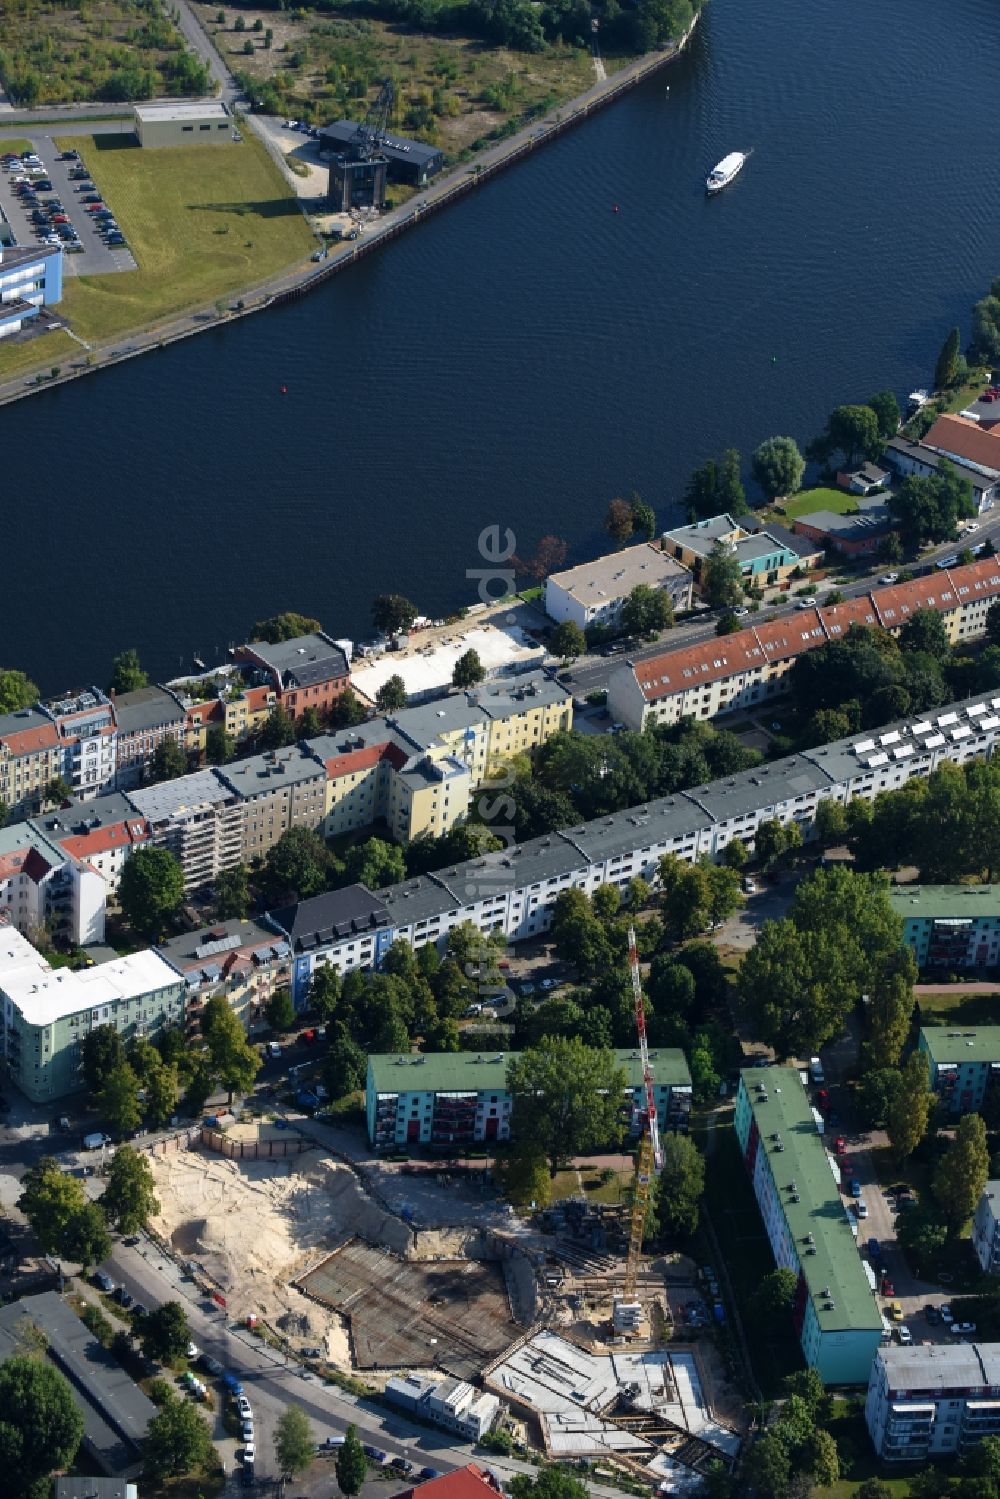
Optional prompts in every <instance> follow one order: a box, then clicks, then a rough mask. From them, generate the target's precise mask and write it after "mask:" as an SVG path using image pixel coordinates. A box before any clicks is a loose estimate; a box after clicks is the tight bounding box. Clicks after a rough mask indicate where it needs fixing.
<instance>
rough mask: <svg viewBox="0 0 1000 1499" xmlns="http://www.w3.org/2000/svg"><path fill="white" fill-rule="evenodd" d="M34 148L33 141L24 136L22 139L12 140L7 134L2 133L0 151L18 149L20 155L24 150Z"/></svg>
mask: <svg viewBox="0 0 1000 1499" xmlns="http://www.w3.org/2000/svg"><path fill="white" fill-rule="evenodd" d="M34 149H35V147H34V144H33V142H31V141H29V140H28V139H26V138H25V137H22V138H21V139H20V140H10V139H8V137H7V136H5V135H0V151H16V152H17V154H18V156H20V155H22V153H23V152H25V151H33V150H34Z"/></svg>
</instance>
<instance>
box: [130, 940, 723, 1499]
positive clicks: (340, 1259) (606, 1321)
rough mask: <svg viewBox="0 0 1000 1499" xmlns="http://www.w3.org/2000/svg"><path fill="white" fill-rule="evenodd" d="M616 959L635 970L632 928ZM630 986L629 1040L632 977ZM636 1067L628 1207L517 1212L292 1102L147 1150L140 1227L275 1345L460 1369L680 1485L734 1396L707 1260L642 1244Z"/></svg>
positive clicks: (410, 1370)
mask: <svg viewBox="0 0 1000 1499" xmlns="http://www.w3.org/2000/svg"><path fill="white" fill-rule="evenodd" d="M633 959H634V966H635V969H636V972H637V966H638V965H637V960H636V959H635V955H634V944H633ZM636 1003H637V1016H638V1025H639V1035H640V1043H641V1048H642V1051H643V1055H644V1057H645V1056H646V1051H645V1021H644V1016H643V1013H642V1005H641V993H640V991H639V986H638V982H637V979H636ZM644 1065H645V1076H646V1081H647V1099H648V1102H647V1107H646V1109H645V1113H644V1120H643V1128H642V1132H641V1135H640V1145H639V1150H638V1153H637V1164H636V1168H635V1173H634V1179H633V1183H632V1192H631V1201H630V1202H629V1203H628V1204H627V1205H622V1204H608V1203H601V1202H590V1201H588V1200H587V1199H586V1196H585V1194H584V1193H583V1192H582V1191H581V1192H580V1195H579V1196H574V1197H571V1198H568V1199H564V1200H563V1201H560V1202H557V1203H555V1204H553V1205H552V1206H551V1207H550V1208H547V1209H545V1210H544V1211H542V1212H537V1213H533V1214H532V1215H530V1216H527V1217H524V1216H518V1215H515V1214H514V1213H513V1212H512V1211H511V1209H510V1208H508V1207H506V1206H505V1205H504V1204H502V1203H499V1202H497V1201H496V1199H495V1197H493V1198H492V1200H487V1197H486V1195H485V1193H484V1192H483V1185H482V1183H480V1184H479V1191H480V1195H479V1197H478V1198H477V1197H476V1196H475V1195H474V1194H472V1193H469V1192H468V1189H467V1184H466V1183H465V1181H464V1179H463V1178H462V1176H461V1172H460V1168H458V1167H457V1166H453V1167H451V1168H445V1167H442V1168H441V1169H439V1170H435V1171H434V1172H433V1173H430V1172H420V1173H419V1176H420V1178H422V1180H417V1179H416V1178H415V1177H414V1175H413V1174H412V1170H411V1173H410V1174H409V1175H407V1174H405V1173H406V1172H407V1169H408V1168H407V1166H406V1165H405V1164H403V1165H399V1166H391V1165H389V1164H388V1163H385V1162H382V1161H378V1160H371V1161H369V1160H352V1161H350V1162H349V1161H347V1160H346V1159H337V1158H335V1157H334V1155H333V1154H332V1152H331V1151H330V1150H329V1149H328V1148H327V1147H325V1146H324V1145H322V1144H320V1143H319V1141H318V1140H317V1139H316V1137H315V1136H314V1135H311V1134H310V1129H311V1126H310V1122H309V1121H308V1120H305V1119H302V1120H295V1121H294V1122H293V1121H289V1123H290V1124H291V1126H292V1129H291V1130H289V1129H287V1128H286V1129H284V1130H278V1129H277V1128H276V1127H275V1126H273V1125H266V1124H260V1125H258V1124H234V1125H233V1126H232V1127H230V1128H228V1129H226V1130H224V1131H221V1132H216V1131H203V1132H202V1133H201V1134H200V1135H199V1136H198V1137H196V1138H192V1139H191V1140H190V1141H189V1142H187V1144H188V1148H183V1149H178V1150H177V1151H176V1152H175V1153H173V1154H164V1155H157V1156H154V1157H153V1159H152V1167H153V1172H154V1177H155V1182H156V1193H157V1197H158V1198H159V1202H160V1211H159V1214H158V1216H157V1218H156V1220H155V1221H154V1224H153V1228H154V1229H155V1231H156V1232H157V1233H158V1235H159V1236H160V1237H161V1238H162V1239H163V1240H164V1241H165V1242H166V1243H167V1244H169V1246H170V1247H171V1248H172V1250H173V1251H174V1253H175V1254H177V1255H178V1256H182V1257H183V1258H184V1260H185V1262H187V1263H188V1264H189V1265H190V1266H191V1267H192V1269H193V1271H196V1272H197V1273H198V1275H199V1276H201V1277H204V1279H205V1282H206V1283H207V1286H208V1287H209V1288H210V1289H213V1290H217V1291H218V1292H219V1293H221V1295H222V1296H224V1298H225V1304H226V1306H227V1309H228V1311H229V1312H230V1314H231V1315H232V1316H233V1317H234V1318H236V1319H238V1320H240V1321H242V1320H244V1319H245V1318H253V1319H255V1321H256V1323H257V1325H258V1326H260V1328H261V1329H262V1330H263V1331H265V1332H270V1333H271V1334H273V1335H274V1336H275V1337H276V1338H278V1339H279V1340H281V1341H282V1342H283V1344H284V1346H285V1347H286V1349H288V1351H289V1352H292V1353H296V1354H298V1355H299V1356H307V1357H309V1358H310V1360H311V1361H313V1362H314V1363H318V1364H321V1365H322V1364H326V1365H328V1366H330V1367H332V1368H335V1369H338V1370H341V1371H343V1372H353V1373H357V1374H358V1375H360V1376H362V1377H363V1378H364V1379H365V1381H366V1383H369V1384H371V1385H373V1386H375V1387H376V1388H378V1389H385V1387H386V1384H387V1382H388V1381H390V1380H395V1382H397V1383H398V1380H399V1376H400V1375H403V1376H413V1379H414V1380H415V1381H419V1379H420V1378H422V1377H426V1378H427V1379H434V1378H438V1379H440V1378H441V1377H442V1376H445V1377H447V1378H450V1379H452V1380H456V1381H461V1382H464V1383H465V1384H467V1385H469V1386H475V1387H477V1388H479V1389H482V1390H485V1391H486V1392H487V1393H488V1394H489V1395H490V1397H491V1398H492V1396H496V1397H497V1399H498V1401H499V1402H500V1407H499V1418H500V1419H502V1420H506V1421H509V1422H510V1423H512V1424H513V1425H514V1427H515V1430H519V1431H521V1432H522V1433H523V1435H524V1437H525V1439H526V1440H527V1441H528V1442H530V1443H532V1444H534V1445H537V1446H538V1447H539V1448H540V1449H541V1450H542V1451H544V1452H545V1453H546V1454H547V1455H548V1456H550V1457H552V1458H555V1459H564V1460H586V1461H590V1462H600V1463H602V1464H607V1465H612V1466H616V1467H618V1468H620V1469H622V1470H624V1471H625V1472H627V1473H629V1474H630V1475H631V1476H632V1477H633V1478H641V1479H642V1480H643V1481H645V1482H648V1483H651V1484H653V1486H654V1487H656V1488H657V1489H658V1490H659V1491H660V1492H661V1493H664V1494H669V1493H678V1494H686V1493H693V1492H694V1491H695V1490H696V1489H697V1487H698V1486H699V1485H700V1482H701V1475H702V1474H703V1473H704V1472H705V1470H706V1468H707V1467H708V1465H709V1464H710V1463H713V1462H715V1461H717V1460H721V1461H722V1462H723V1463H724V1464H725V1465H727V1466H728V1465H730V1464H731V1463H732V1462H733V1461H734V1460H735V1458H736V1456H737V1454H738V1451H739V1447H740V1441H741V1437H740V1422H741V1419H742V1416H741V1412H742V1404H743V1402H742V1398H741V1396H740V1395H739V1392H738V1391H737V1390H736V1389H735V1388H734V1387H733V1386H732V1384H731V1383H730V1381H729V1379H728V1376H727V1373H726V1369H725V1364H724V1360H723V1358H722V1356H721V1354H720V1351H719V1348H718V1346H717V1343H716V1339H715V1337H714V1336H713V1331H712V1329H713V1325H714V1324H715V1323H719V1322H722V1321H723V1320H724V1312H723V1309H722V1306H721V1304H720V1303H719V1302H718V1301H717V1288H716V1287H715V1285H714V1277H711V1272H710V1271H708V1272H706V1271H704V1270H703V1271H702V1272H698V1271H696V1269H695V1267H694V1265H693V1264H692V1263H691V1262H690V1260H687V1259H685V1258H684V1257H683V1256H680V1255H677V1254H672V1255H669V1256H664V1257H661V1258H659V1259H654V1260H650V1259H648V1258H646V1257H644V1256H643V1255H642V1253H641V1245H642V1238H643V1227H644V1222H645V1215H646V1210H647V1206H648V1201H649V1196H650V1192H651V1190H652V1184H653V1181H654V1178H655V1174H656V1172H657V1170H658V1169H659V1165H660V1160H661V1151H660V1142H659V1133H658V1125H657V1116H656V1109H655V1104H654V1101H653V1094H652V1072H651V1070H650V1068H649V1065H648V1060H647V1061H646V1062H645V1063H644ZM292 1130H293V1131H294V1138H295V1139H296V1142H297V1143H296V1144H295V1145H293V1143H292V1138H290V1137H291V1135H292ZM279 1149H280V1150H281V1152H282V1153H281V1154H276V1153H275V1152H276V1151H278V1150H279ZM387 1173H396V1174H395V1175H394V1176H391V1175H387ZM391 1181H394V1183H395V1191H393V1190H392V1189H391V1188H390V1182H391ZM400 1189H402V1190H403V1191H404V1192H405V1193H407V1194H408V1197H409V1199H410V1201H409V1202H406V1203H404V1202H403V1201H402V1200H401V1199H400V1197H399V1191H400ZM411 1202H419V1211H420V1217H421V1220H422V1221H421V1226H420V1227H419V1228H416V1227H415V1226H414V1211H413V1208H412V1206H411V1205H410V1203H411ZM436 1208H437V1209H439V1211H440V1218H439V1223H440V1226H438V1227H435V1226H434V1213H435V1209H436ZM307 1350H308V1352H307ZM319 1350H322V1356H321V1357H320V1356H319ZM404 1383H405V1380H404ZM492 1409H493V1407H492V1406H491V1411H492ZM489 1419H493V1416H492V1414H491V1415H490V1417H489Z"/></svg>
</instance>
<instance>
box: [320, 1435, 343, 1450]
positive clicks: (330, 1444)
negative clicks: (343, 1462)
mask: <svg viewBox="0 0 1000 1499" xmlns="http://www.w3.org/2000/svg"><path fill="white" fill-rule="evenodd" d="M346 1440H347V1438H346V1437H342V1436H330V1437H324V1438H323V1440H322V1442H317V1444H316V1451H317V1453H322V1452H336V1450H337V1448H338V1447H343V1445H344V1443H345V1441H346Z"/></svg>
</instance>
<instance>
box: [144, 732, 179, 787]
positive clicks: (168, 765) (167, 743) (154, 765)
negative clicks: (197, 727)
mask: <svg viewBox="0 0 1000 1499" xmlns="http://www.w3.org/2000/svg"><path fill="white" fill-rule="evenodd" d="M187 768H188V763H187V756H186V755H185V753H184V751H183V750H182V749H181V747H180V745H179V744H178V743H177V740H176V739H161V740H160V742H159V744H158V745H157V746H156V748H155V750H154V751H153V758H152V759H151V760H150V762H149V779H150V780H151V781H175V780H176V779H177V777H178V776H182V775H185V774H186V773H187Z"/></svg>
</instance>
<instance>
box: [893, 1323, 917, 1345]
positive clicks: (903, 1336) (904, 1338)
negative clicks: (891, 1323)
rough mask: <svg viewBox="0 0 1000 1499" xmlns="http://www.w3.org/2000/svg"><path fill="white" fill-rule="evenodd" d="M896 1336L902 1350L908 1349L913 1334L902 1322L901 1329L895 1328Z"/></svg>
mask: <svg viewBox="0 0 1000 1499" xmlns="http://www.w3.org/2000/svg"><path fill="white" fill-rule="evenodd" d="M896 1336H897V1338H898V1339H899V1341H900V1342H901V1343H902V1345H903V1347H904V1348H908V1347H909V1345H910V1344H911V1343H912V1342H913V1334H912V1332H911V1331H910V1329H909V1328H908V1327H907V1325H906V1323H905V1322H904V1323H903V1324H902V1326H901V1327H897V1328H896Z"/></svg>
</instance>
